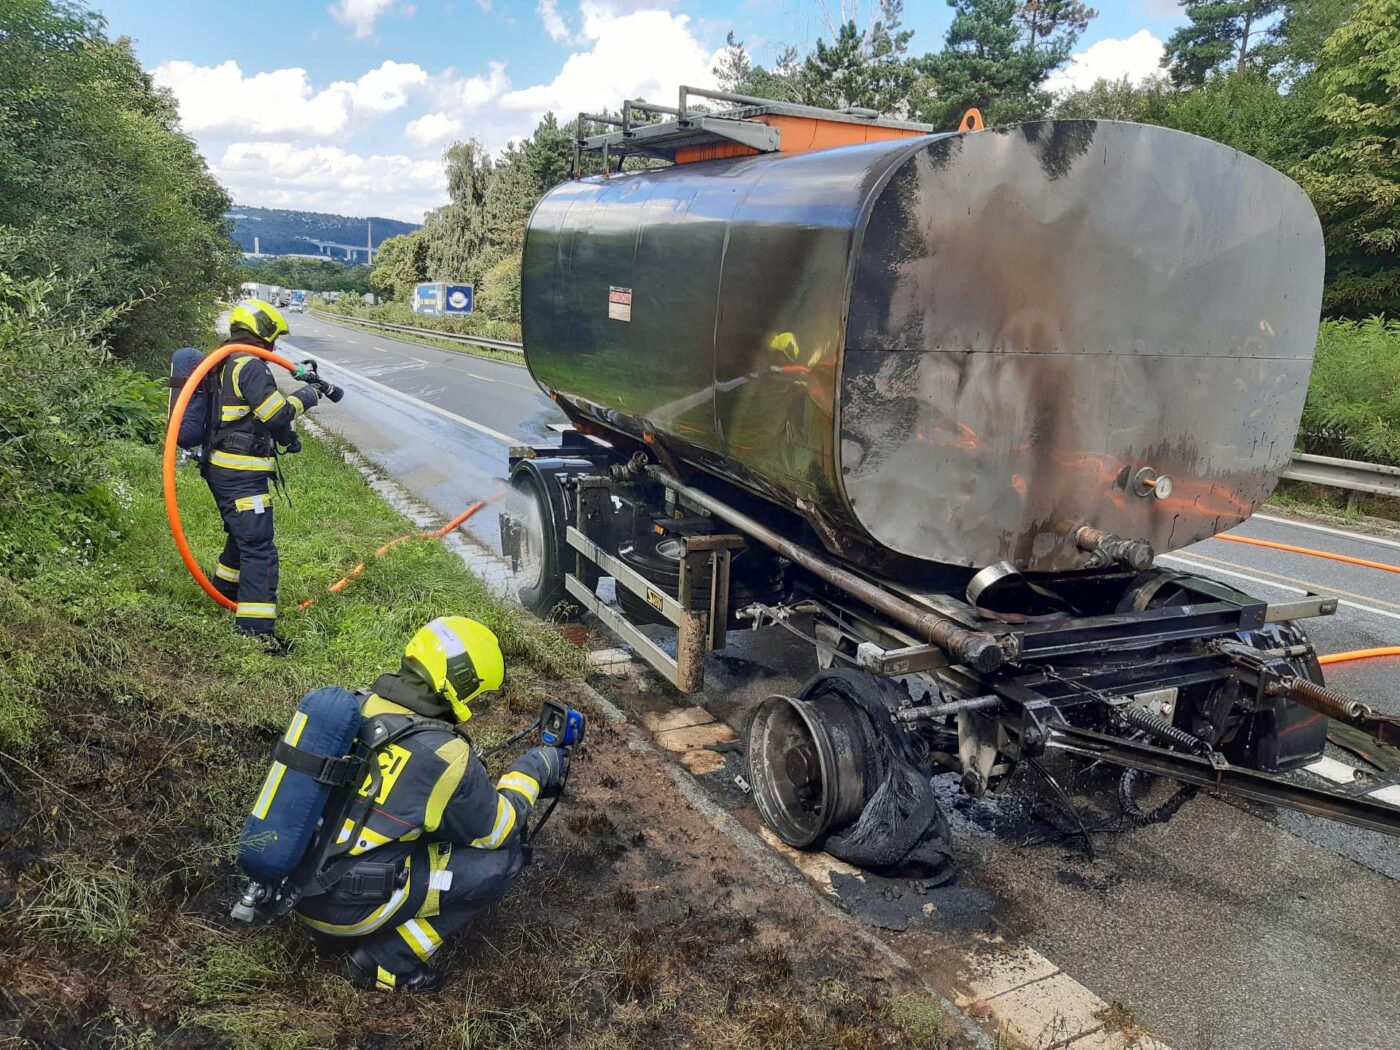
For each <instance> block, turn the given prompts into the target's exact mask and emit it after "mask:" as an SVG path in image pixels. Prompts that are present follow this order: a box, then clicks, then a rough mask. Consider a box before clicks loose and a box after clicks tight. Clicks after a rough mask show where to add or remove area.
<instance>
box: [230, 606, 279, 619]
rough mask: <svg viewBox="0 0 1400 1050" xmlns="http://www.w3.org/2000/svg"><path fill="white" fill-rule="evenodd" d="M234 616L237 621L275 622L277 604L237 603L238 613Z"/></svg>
mask: <svg viewBox="0 0 1400 1050" xmlns="http://www.w3.org/2000/svg"><path fill="white" fill-rule="evenodd" d="M234 615H235V616H237V617H238V618H239V619H254V620H275V619H277V603H276V602H239V603H238V611H237V612H235V613H234Z"/></svg>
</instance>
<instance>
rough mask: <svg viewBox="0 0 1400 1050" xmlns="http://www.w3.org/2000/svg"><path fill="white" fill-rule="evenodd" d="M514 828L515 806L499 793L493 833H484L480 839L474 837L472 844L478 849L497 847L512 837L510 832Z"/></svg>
mask: <svg viewBox="0 0 1400 1050" xmlns="http://www.w3.org/2000/svg"><path fill="white" fill-rule="evenodd" d="M514 830H515V807H514V806H512V805H511V804H510V803H509V802H507V801H506V800H505V799H504V798H502V797H501V796H500V795H497V796H496V824H495V827H493V828H492V829H491V834H489V835H483V836H481V838H479V839H474V840H473V841H472V845H473V846H475V847H476V848H477V849H496V848H497V847H498V846H500V844H501V843H502V842H504V841H505V840H506V839H507V838H509V837H510V833H511V832H512V831H514Z"/></svg>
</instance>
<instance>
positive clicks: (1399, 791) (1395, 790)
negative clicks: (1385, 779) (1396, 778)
mask: <svg viewBox="0 0 1400 1050" xmlns="http://www.w3.org/2000/svg"><path fill="white" fill-rule="evenodd" d="M1371 797H1372V798H1376V799H1380V800H1381V801H1382V802H1384V803H1385V804H1386V805H1387V806H1400V784H1391V785H1390V786H1389V787H1383V788H1381V789H1380V790H1379V791H1372V792H1371Z"/></svg>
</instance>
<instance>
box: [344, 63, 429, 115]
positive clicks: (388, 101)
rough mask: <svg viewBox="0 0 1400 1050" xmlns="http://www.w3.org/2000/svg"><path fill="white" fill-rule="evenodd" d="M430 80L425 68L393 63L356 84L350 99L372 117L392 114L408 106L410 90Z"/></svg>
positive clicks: (385, 64)
mask: <svg viewBox="0 0 1400 1050" xmlns="http://www.w3.org/2000/svg"><path fill="white" fill-rule="evenodd" d="M427 79H428V73H427V70H425V69H424V68H423V67H422V66H419V65H416V64H415V63H413V62H394V61H392V60H390V61H387V62H384V63H383V64H381V65H380V66H379V67H378V68H377V69H371V70H370V71H369V72H368V73H366V74H365V75H364V76H362V77H360V79H359V80H357V81H355V84H354V86H353V87H352V88H351V89H350V98H351V101H352V102H353V104H354V106H355V108H356V109H363V110H366V111H368V112H370V113H392V112H393V111H394V110H396V109H402V108H403V107H404V106H405V105H406V104H407V103H408V91H409V89H410V88H414V87H417V86H418V85H419V84H423V83H425V82H426V81H427Z"/></svg>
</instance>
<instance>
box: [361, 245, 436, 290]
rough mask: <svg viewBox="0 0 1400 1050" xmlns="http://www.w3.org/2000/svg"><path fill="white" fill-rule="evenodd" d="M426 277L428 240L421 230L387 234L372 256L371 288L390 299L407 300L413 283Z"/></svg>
mask: <svg viewBox="0 0 1400 1050" xmlns="http://www.w3.org/2000/svg"><path fill="white" fill-rule="evenodd" d="M427 279H428V240H427V235H426V234H425V233H424V232H423V231H422V230H414V231H413V232H412V233H405V234H401V235H400V236H398V237H389V238H387V239H385V241H384V242H383V243H382V244H381V245H380V246H379V251H378V252H377V253H375V256H374V269H373V270H372V271H371V272H370V275H369V284H370V287H371V288H373V289H375V290H376V291H378V292H381V293H383V294H384V295H385V296H387V297H389V298H390V299H403V300H406V299H408V298H409V296H411V295H412V294H413V286H414V285H415V284H417V283H418V282H419V281H426V280H427Z"/></svg>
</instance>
